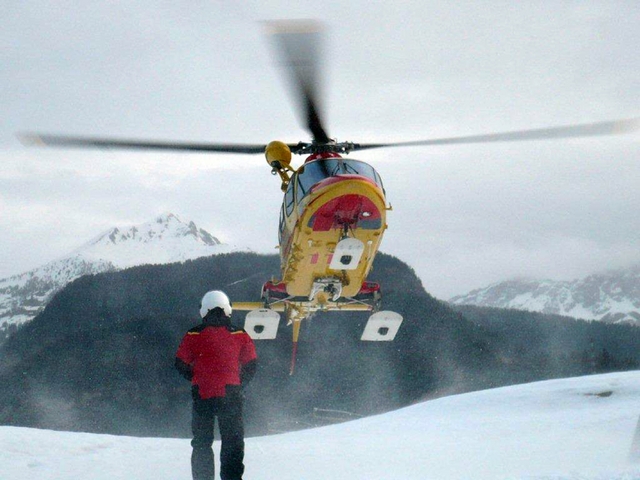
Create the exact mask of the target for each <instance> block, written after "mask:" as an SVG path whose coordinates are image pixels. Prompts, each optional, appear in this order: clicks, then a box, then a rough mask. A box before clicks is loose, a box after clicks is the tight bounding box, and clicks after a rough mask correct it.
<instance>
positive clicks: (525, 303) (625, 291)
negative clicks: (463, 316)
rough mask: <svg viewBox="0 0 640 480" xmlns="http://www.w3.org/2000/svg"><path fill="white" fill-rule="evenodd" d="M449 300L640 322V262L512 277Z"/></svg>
mask: <svg viewBox="0 0 640 480" xmlns="http://www.w3.org/2000/svg"><path fill="white" fill-rule="evenodd" d="M449 303H451V304H453V305H465V304H467V305H477V306H482V307H496V308H513V309H519V310H526V311H534V312H540V313H548V314H555V315H563V316H569V317H574V318H579V319H583V320H598V321H602V322H605V323H628V324H632V325H636V326H640V265H633V266H631V267H627V268H622V269H615V270H613V269H612V270H608V271H605V272H600V273H594V274H591V275H588V276H586V277H583V278H579V279H574V280H535V279H522V278H521V279H511V280H507V281H503V282H497V283H494V284H491V285H489V286H487V287H484V288H479V289H475V290H472V291H471V292H469V293H467V294H464V295H457V296H455V297H452V298H451V299H449Z"/></svg>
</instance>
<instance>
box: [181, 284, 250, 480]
mask: <svg viewBox="0 0 640 480" xmlns="http://www.w3.org/2000/svg"><path fill="white" fill-rule="evenodd" d="M231 312H232V308H231V302H230V301H229V297H227V295H226V294H225V293H224V292H221V291H219V290H212V291H210V292H207V293H206V294H205V296H204V297H203V298H202V302H201V304H200V316H201V317H202V323H201V324H200V325H198V326H197V327H194V328H192V329H191V330H189V331H188V332H187V333H186V335H185V336H184V338H183V339H182V342H181V343H180V346H179V347H178V351H177V352H176V360H175V367H176V368H177V370H178V371H179V372H180V374H181V375H182V376H184V377H185V378H186V379H187V380H190V381H191V385H192V387H191V390H192V396H193V411H192V422H191V428H192V431H193V440H192V441H191V445H192V447H193V452H192V454H191V472H192V475H193V479H194V480H203V479H206V480H213V478H214V473H215V471H214V464H213V449H212V445H213V428H214V421H215V418H216V417H217V418H218V426H219V428H220V436H221V437H222V447H221V450H220V465H221V468H220V477H221V478H222V480H241V479H242V474H243V472H244V463H243V460H244V424H243V419H242V409H243V394H242V386H243V385H245V384H246V383H247V382H249V381H250V380H251V379H252V378H253V376H254V374H255V371H256V365H257V356H256V350H255V346H254V344H253V340H251V337H249V335H248V334H247V332H245V331H244V330H243V329H241V328H237V327H234V326H232V325H231Z"/></svg>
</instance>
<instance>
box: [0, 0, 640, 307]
mask: <svg viewBox="0 0 640 480" xmlns="http://www.w3.org/2000/svg"><path fill="white" fill-rule="evenodd" d="M289 3H290V2H285V1H282V2H280V1H270V0H266V1H244V2H229V1H206V2H205V1H189V2H175V1H172V2H168V1H166V2H165V1H154V2H150V1H149V2H104V1H101V2H97V1H95V2H94V1H90V0H82V1H79V0H78V1H56V2H53V1H49V2H39V1H26V2H10V1H8V0H1V1H0V6H1V7H2V12H3V15H2V16H1V17H0V86H1V88H2V93H1V95H0V222H1V223H2V229H1V230H0V252H1V253H0V277H6V276H8V275H11V274H15V273H20V272H23V271H25V270H27V269H29V268H32V267H35V266H38V265H40V264H42V263H44V262H46V261H49V260H52V259H54V258H56V257H59V256H62V255H64V254H66V253H68V252H70V251H71V250H72V249H74V248H76V247H78V246H79V245H81V244H82V243H84V242H86V241H87V240H89V239H90V238H92V237H94V236H95V235H96V234H97V233H99V232H100V231H102V230H105V229H107V228H109V227H111V226H115V225H126V224H133V223H142V222H145V221H148V220H149V219H151V218H153V216H155V215H157V214H159V213H163V212H166V211H170V212H174V213H176V214H178V215H179V216H181V217H182V218H184V219H189V220H194V221H195V222H196V223H197V224H198V225H199V226H202V227H203V228H205V229H207V230H208V231H210V232H211V233H212V234H214V235H216V236H219V237H220V238H222V239H223V240H225V241H228V242H232V243H237V244H242V245H248V246H250V247H252V248H254V249H255V250H258V251H261V252H274V253H275V252H276V250H275V249H274V247H275V246H276V243H277V221H278V209H279V203H280V201H281V196H282V194H281V193H280V191H279V182H278V181H277V179H276V178H274V177H272V176H271V175H270V173H269V168H268V167H267V165H266V164H265V162H264V159H263V157H261V156H260V155H257V156H248V157H243V156H234V155H223V156H220V155H218V156H208V155H202V154H169V153H162V154H158V153H139V152H115V151H79V150H60V149H51V150H47V149H33V148H26V147H23V146H22V145H20V143H19V142H18V141H17V140H16V138H15V133H16V132H20V131H42V132H55V133H66V134H85V135H100V136H116V137H117V136H121V137H122V136H124V137H141V138H151V139H162V140H193V141H203V142H205V141H229V142H250V143H267V142H269V141H270V140H274V139H280V140H284V141H287V142H297V141H299V140H307V139H308V134H307V133H306V132H305V131H304V130H303V129H301V128H300V127H299V125H298V122H297V116H296V115H295V112H294V110H293V108H292V106H293V103H292V102H291V97H290V96H289V95H288V92H287V89H286V87H287V83H286V81H284V78H283V76H282V72H281V71H280V70H279V69H278V65H277V62H276V61H275V57H274V56H273V55H272V53H273V52H272V50H271V48H270V47H271V46H270V45H269V43H268V41H267V40H266V39H265V37H264V36H263V33H262V29H261V26H260V24H259V22H260V21H262V20H268V19H275V18H318V19H321V20H323V21H324V23H325V25H326V30H327V32H326V39H325V40H326V42H325V45H324V52H325V55H324V58H325V64H324V65H325V68H324V71H323V76H324V79H325V81H326V82H325V88H324V99H325V101H326V108H325V118H326V122H327V125H328V130H329V134H330V135H331V136H333V137H337V138H338V139H339V140H352V141H357V142H381V141H399V140H417V139H426V138H431V137H441V136H453V135H468V134H477V133H488V132H493V131H505V130H512V129H524V128H538V127H546V126H555V125H563V124H571V123H585V122H595V121H603V120H611V119H616V118H628V117H637V116H640V53H639V52H640V28H638V25H640V3H638V2H637V1H636V0H630V1H604V0H603V1H586V0H583V1H554V2H551V1H547V2H543V1H531V2H513V1H504V2H497V1H495V2H489V1H486V2H435V1H434V2H430V1H425V0H420V1H394V2H365V1H353V2H344V1H336V2H322V1H308V2H307V1H301V2H296V4H295V5H294V6H291V5H289ZM639 140H640V136H639V135H638V134H632V135H627V136H617V137H611V138H595V139H580V140H569V141H543V142H523V143H504V144H493V145H492V144H488V145H481V146H458V147H446V148H445V147H435V148H398V149H385V150H374V151H370V152H369V151H366V152H361V153H359V154H357V155H352V157H355V158H358V159H361V160H364V161H367V162H370V163H371V164H372V165H374V166H375V167H376V168H377V169H378V171H379V172H380V174H381V175H382V178H383V180H384V182H385V187H386V190H387V196H388V200H389V202H390V203H391V204H392V206H393V211H392V212H389V216H388V223H389V230H388V231H387V233H386V235H385V239H384V241H383V244H382V248H381V250H382V251H385V252H388V253H392V254H394V255H397V256H399V257H400V258H401V259H403V260H405V261H406V262H407V263H409V264H410V265H411V266H412V267H414V268H415V269H416V271H417V273H418V274H419V275H420V277H421V278H422V280H423V283H424V285H425V288H426V289H427V290H428V291H430V292H431V293H433V294H434V295H436V296H438V297H440V298H449V297H450V296H452V295H455V294H460V293H465V292H467V291H469V290H470V289H472V288H477V287H481V286H485V285H487V284H488V283H491V282H495V281H500V280H504V279H507V278H511V277H514V276H529V277H540V278H554V279H571V278H575V277H578V276H582V275H585V274H588V273H591V272H595V271H599V270H604V269H609V268H617V267H623V266H626V265H630V264H632V263H638V262H640V248H639V246H640V215H638V207H640V143H639ZM300 160H302V159H300Z"/></svg>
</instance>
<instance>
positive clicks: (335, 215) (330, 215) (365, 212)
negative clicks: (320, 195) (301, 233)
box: [309, 194, 381, 231]
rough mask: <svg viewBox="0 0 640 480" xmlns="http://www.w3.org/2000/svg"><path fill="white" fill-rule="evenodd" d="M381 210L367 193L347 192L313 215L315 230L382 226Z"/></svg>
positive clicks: (312, 224) (311, 223)
mask: <svg viewBox="0 0 640 480" xmlns="http://www.w3.org/2000/svg"><path fill="white" fill-rule="evenodd" d="M380 225H381V218H380V210H379V209H378V207H376V205H375V204H374V203H373V202H372V201H371V199H369V198H368V197H367V196H366V195H359V194H347V195H340V196H338V197H334V198H333V199H331V200H329V201H327V202H326V203H325V204H323V205H322V206H321V207H320V208H319V209H318V210H317V211H316V212H315V214H314V215H313V216H312V217H311V219H310V221H309V226H311V227H312V228H313V230H314V231H327V230H331V229H343V228H346V227H348V228H364V229H367V230H372V229H377V228H380Z"/></svg>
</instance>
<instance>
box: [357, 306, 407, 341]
mask: <svg viewBox="0 0 640 480" xmlns="http://www.w3.org/2000/svg"><path fill="white" fill-rule="evenodd" d="M401 323H402V315H400V314H399V313H396V312H391V311H389V310H383V311H381V312H377V313H374V314H373V315H371V316H370V317H369V321H368V322H367V325H366V326H365V327H364V332H362V337H361V338H360V340H366V341H369V342H390V341H392V340H393V339H394V338H396V333H398V330H399V329H400V324H401Z"/></svg>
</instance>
